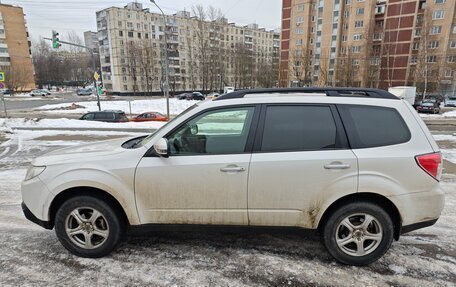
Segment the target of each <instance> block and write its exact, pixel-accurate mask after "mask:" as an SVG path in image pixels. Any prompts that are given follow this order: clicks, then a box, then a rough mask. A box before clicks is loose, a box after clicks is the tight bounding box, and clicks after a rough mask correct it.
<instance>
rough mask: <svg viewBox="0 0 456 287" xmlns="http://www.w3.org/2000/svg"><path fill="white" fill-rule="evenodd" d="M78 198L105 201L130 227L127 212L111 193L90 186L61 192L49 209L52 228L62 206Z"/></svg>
mask: <svg viewBox="0 0 456 287" xmlns="http://www.w3.org/2000/svg"><path fill="white" fill-rule="evenodd" d="M76 196H92V197H95V198H97V199H100V200H103V201H105V202H107V203H109V204H110V205H112V206H113V209H114V211H115V212H116V213H117V214H118V215H119V216H120V219H121V220H122V221H123V223H124V224H125V225H126V226H128V225H129V224H130V222H129V219H128V216H127V214H126V213H125V210H124V208H123V206H122V205H121V204H120V202H119V201H118V200H117V199H116V198H115V197H114V196H113V195H111V194H110V193H108V192H106V191H104V190H102V189H99V188H96V187H90V186H79V187H72V188H68V189H66V190H64V191H62V192H60V193H59V194H58V195H57V196H56V197H55V198H54V199H53V200H52V202H51V205H50V208H49V221H50V223H51V226H52V227H53V226H54V223H55V215H56V213H57V211H58V210H59V208H60V207H61V206H62V204H63V203H64V202H65V201H66V200H68V199H70V198H73V197H76Z"/></svg>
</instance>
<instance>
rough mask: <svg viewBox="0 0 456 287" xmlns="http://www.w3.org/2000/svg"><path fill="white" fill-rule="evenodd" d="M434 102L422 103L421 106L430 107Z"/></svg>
mask: <svg viewBox="0 0 456 287" xmlns="http://www.w3.org/2000/svg"><path fill="white" fill-rule="evenodd" d="M433 105H434V103H423V106H425V107H432V106H433Z"/></svg>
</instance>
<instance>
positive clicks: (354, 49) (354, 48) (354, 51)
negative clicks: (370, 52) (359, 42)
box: [352, 46, 361, 53]
mask: <svg viewBox="0 0 456 287" xmlns="http://www.w3.org/2000/svg"><path fill="white" fill-rule="evenodd" d="M352 52H353V53H359V52H361V46H353V47H352Z"/></svg>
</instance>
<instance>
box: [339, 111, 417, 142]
mask: <svg viewBox="0 0 456 287" xmlns="http://www.w3.org/2000/svg"><path fill="white" fill-rule="evenodd" d="M338 109H339V111H340V113H341V117H342V121H343V122H344V126H345V129H346V131H347V135H348V138H349V141H350V145H351V147H352V148H353V149H359V148H372V147H380V146H388V145H396V144H401V143H405V142H408V141H409V140H410V138H411V134H410V130H409V129H408V127H407V124H406V123H405V121H404V119H403V118H402V117H401V115H400V114H399V112H398V111H397V110H396V109H394V108H387V107H376V106H364V105H339V106H338Z"/></svg>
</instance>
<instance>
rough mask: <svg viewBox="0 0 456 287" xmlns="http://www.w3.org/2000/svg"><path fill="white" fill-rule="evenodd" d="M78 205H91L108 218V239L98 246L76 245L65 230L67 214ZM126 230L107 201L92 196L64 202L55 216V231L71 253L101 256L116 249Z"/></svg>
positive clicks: (89, 256) (84, 255) (93, 256)
mask: <svg viewBox="0 0 456 287" xmlns="http://www.w3.org/2000/svg"><path fill="white" fill-rule="evenodd" d="M78 207H90V208H94V209H96V210H98V211H99V212H101V213H102V214H103V216H104V217H105V218H106V221H107V223H108V226H109V235H108V238H107V240H106V241H105V242H104V243H103V244H102V245H101V246H100V247H98V248H95V249H84V248H81V247H79V246H77V245H75V244H74V243H73V242H72V241H71V239H70V238H69V237H68V235H67V233H66V231H65V220H66V218H67V216H68V215H69V214H70V213H71V212H72V211H73V210H74V209H76V208H78ZM124 232H125V227H124V224H123V223H122V221H121V220H120V217H119V216H118V215H117V213H116V212H115V211H114V210H113V209H112V208H111V207H110V206H109V204H107V203H106V202H105V201H103V200H101V199H98V198H95V197H91V196H77V197H73V198H70V199H69V200H67V201H66V202H64V203H63V204H62V206H61V207H60V208H59V210H58V211H57V213H56V216H55V233H56V235H57V238H58V239H59V241H60V243H61V244H62V245H63V246H64V247H65V248H66V249H67V250H68V251H70V252H71V253H73V254H74V255H77V256H80V257H86V258H99V257H103V256H106V255H108V254H109V253H110V252H111V251H112V250H114V249H115V248H116V247H117V246H118V244H119V243H120V241H121V239H122V238H123V234H124Z"/></svg>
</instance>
